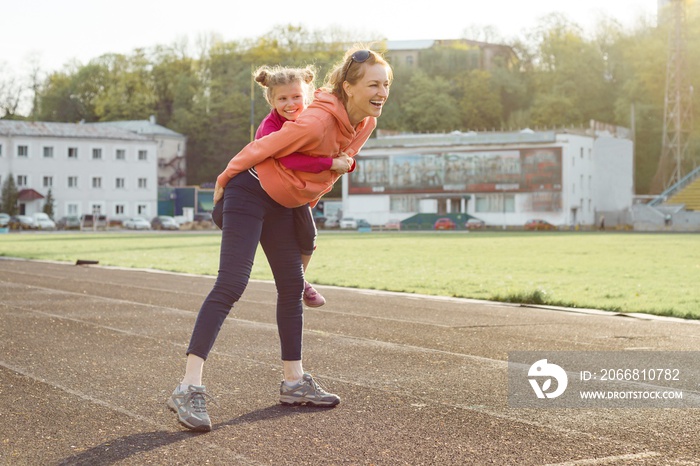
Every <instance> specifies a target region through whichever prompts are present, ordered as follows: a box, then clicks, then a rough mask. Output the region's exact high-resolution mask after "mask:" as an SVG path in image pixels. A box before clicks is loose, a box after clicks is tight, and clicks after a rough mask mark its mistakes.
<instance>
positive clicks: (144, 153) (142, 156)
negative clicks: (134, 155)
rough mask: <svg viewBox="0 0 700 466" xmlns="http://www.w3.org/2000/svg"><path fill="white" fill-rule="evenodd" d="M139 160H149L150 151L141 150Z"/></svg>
mask: <svg viewBox="0 0 700 466" xmlns="http://www.w3.org/2000/svg"><path fill="white" fill-rule="evenodd" d="M139 160H148V151H147V150H140V151H139Z"/></svg>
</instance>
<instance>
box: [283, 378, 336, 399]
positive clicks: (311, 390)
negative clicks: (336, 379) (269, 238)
mask: <svg viewBox="0 0 700 466" xmlns="http://www.w3.org/2000/svg"><path fill="white" fill-rule="evenodd" d="M280 403H282V404H283V405H301V404H304V403H306V404H310V405H313V406H323V407H328V408H330V407H332V406H335V405H337V404H338V403H340V397H339V396H338V395H335V394H333V393H328V392H327V391H325V390H324V389H323V388H321V386H320V385H319V384H318V383H317V382H316V381H315V380H314V378H313V377H311V374H309V373H305V374H304V377H303V378H302V379H301V381H300V382H299V383H298V384H296V385H293V386H291V387H289V386H287V385H285V383H284V381H283V382H282V384H281V385H280Z"/></svg>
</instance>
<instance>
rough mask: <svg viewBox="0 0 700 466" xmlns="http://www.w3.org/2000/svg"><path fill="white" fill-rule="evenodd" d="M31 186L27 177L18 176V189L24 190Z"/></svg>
mask: <svg viewBox="0 0 700 466" xmlns="http://www.w3.org/2000/svg"><path fill="white" fill-rule="evenodd" d="M28 185H29V181H28V178H27V175H17V187H18V188H19V187H21V188H24V187H26V186H28Z"/></svg>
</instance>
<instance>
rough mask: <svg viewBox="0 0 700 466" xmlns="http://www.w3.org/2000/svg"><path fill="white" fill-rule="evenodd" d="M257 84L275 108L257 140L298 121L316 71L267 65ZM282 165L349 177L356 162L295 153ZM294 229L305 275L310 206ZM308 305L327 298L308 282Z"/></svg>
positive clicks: (300, 210)
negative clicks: (326, 171)
mask: <svg viewBox="0 0 700 466" xmlns="http://www.w3.org/2000/svg"><path fill="white" fill-rule="evenodd" d="M253 76H254V79H255V81H256V82H257V83H258V84H259V85H260V87H262V88H263V89H264V93H263V95H264V97H265V100H266V101H267V103H268V104H269V105H270V107H271V111H270V113H269V114H268V115H267V116H266V117H265V118H264V119H263V120H262V122H260V125H259V126H258V129H257V131H256V133H255V139H260V138H261V137H263V136H267V135H268V134H270V133H274V132H275V131H278V130H279V129H280V128H282V125H283V124H284V123H286V122H287V121H294V120H296V119H297V117H298V116H299V115H300V114H301V112H302V111H303V110H304V109H305V108H306V106H307V105H308V103H309V102H310V101H311V99H312V98H313V92H314V85H313V81H314V77H315V71H314V68H313V67H312V66H307V67H306V68H287V67H282V66H277V67H274V68H270V67H267V66H263V67H260V68H258V69H257V70H256V71H255V72H254V73H253ZM280 163H281V164H282V165H283V166H284V167H285V168H288V169H290V170H299V171H304V172H308V173H320V172H322V171H324V170H333V171H335V172H336V173H339V174H341V175H342V174H345V173H347V172H348V170H349V164H350V165H351V166H352V164H354V160H352V159H350V158H349V157H342V156H341V157H336V158H333V157H312V156H309V155H306V154H300V153H294V154H290V155H288V156H286V157H283V158H281V159H280ZM222 215H223V204H222V203H221V202H217V203H216V205H215V206H214V212H212V217H213V219H214V223H216V224H217V226H218V227H219V228H221V225H222ZM294 227H295V233H296V237H297V241H298V242H299V249H300V251H301V262H302V266H303V269H304V276H306V270H307V268H308V266H309V262H310V261H311V255H312V254H313V252H314V251H315V250H316V236H317V230H316V222H314V217H313V213H312V211H311V205H310V204H308V203H307V204H306V205H304V206H301V207H296V208H295V209H294ZM303 300H304V304H306V305H307V306H309V307H320V306H323V305H324V304H325V303H326V299H325V298H324V297H323V296H322V295H321V294H320V293H319V292H318V291H316V289H315V288H314V287H313V286H312V285H311V284H310V283H309V282H307V281H306V280H304V295H303Z"/></svg>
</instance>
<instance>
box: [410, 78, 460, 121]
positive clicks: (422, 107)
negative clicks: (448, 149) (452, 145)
mask: <svg viewBox="0 0 700 466" xmlns="http://www.w3.org/2000/svg"><path fill="white" fill-rule="evenodd" d="M449 90H450V83H449V82H448V81H447V80H445V79H444V78H441V77H439V76H437V77H435V76H428V75H426V74H425V73H423V72H422V71H417V72H415V73H414V74H413V76H412V77H411V79H410V81H409V84H408V90H407V92H406V97H405V98H404V100H403V101H402V102H401V103H400V106H401V110H402V112H403V113H404V114H405V117H406V121H405V124H406V129H408V130H409V131H415V132H419V133H434V132H438V131H453V130H456V129H459V128H460V126H461V122H460V116H459V109H458V108H457V105H456V104H455V100H454V98H452V96H451V95H450V94H449Z"/></svg>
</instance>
